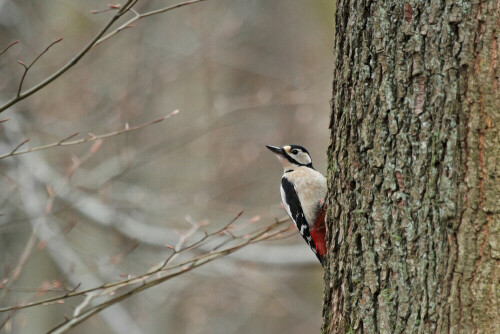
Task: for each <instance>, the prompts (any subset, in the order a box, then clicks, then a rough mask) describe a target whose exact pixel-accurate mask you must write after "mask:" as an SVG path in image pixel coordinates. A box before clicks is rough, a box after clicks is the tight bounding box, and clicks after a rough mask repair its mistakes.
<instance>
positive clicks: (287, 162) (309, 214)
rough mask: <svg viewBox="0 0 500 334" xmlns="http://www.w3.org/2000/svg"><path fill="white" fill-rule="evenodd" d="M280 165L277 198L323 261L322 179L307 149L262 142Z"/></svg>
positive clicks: (323, 186) (323, 183)
mask: <svg viewBox="0 0 500 334" xmlns="http://www.w3.org/2000/svg"><path fill="white" fill-rule="evenodd" d="M266 147H267V148H268V149H269V150H270V151H271V152H273V153H274V154H276V156H277V157H278V159H279V160H280V162H281V165H283V171H284V173H283V176H282V178H281V200H282V201H283V206H284V207H285V210H286V212H287V213H288V215H289V216H290V218H292V220H293V222H294V223H295V226H297V228H298V229H299V232H300V234H301V235H302V237H303V238H304V240H305V241H306V242H307V244H308V245H309V247H311V249H312V251H313V252H314V254H316V256H317V257H318V260H319V262H321V265H322V266H324V265H325V255H326V241H325V232H326V228H325V214H326V203H325V197H326V192H327V186H326V179H325V177H324V176H323V175H321V173H319V172H318V171H316V170H315V169H314V168H313V165H312V160H311V157H310V156H309V152H307V150H306V149H305V148H304V147H302V146H299V145H289V146H283V147H276V146H270V145H266Z"/></svg>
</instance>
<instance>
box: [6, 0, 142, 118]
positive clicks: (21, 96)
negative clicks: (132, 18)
mask: <svg viewBox="0 0 500 334" xmlns="http://www.w3.org/2000/svg"><path fill="white" fill-rule="evenodd" d="M132 3H135V0H127V2H126V3H125V6H124V7H123V8H127V9H128V8H129V5H130V4H132ZM123 8H122V10H120V11H118V13H116V14H115V15H114V16H113V17H112V18H111V19H110V20H109V21H108V23H106V25H105V26H104V27H103V28H102V29H101V30H100V31H99V32H98V33H97V35H96V36H95V37H94V38H93V39H92V40H91V41H90V42H89V43H88V44H87V45H86V46H85V47H84V48H83V50H81V51H80V52H79V53H78V54H77V55H76V56H75V57H73V59H71V60H70V61H69V62H68V63H66V65H64V66H63V67H61V68H60V69H59V70H57V71H56V72H54V73H53V74H52V75H51V76H49V77H47V78H46V79H45V80H43V81H42V82H40V83H39V84H37V85H35V86H33V87H32V88H30V89H28V90H27V91H25V92H24V93H19V94H17V95H16V96H15V97H14V98H12V99H11V100H10V101H8V102H7V103H5V104H4V105H3V106H1V107H0V113H1V112H3V111H5V110H6V109H7V108H9V107H10V106H12V105H14V104H16V103H17V102H19V101H21V100H22V99H25V98H26V97H28V96H30V95H32V94H33V93H36V92H37V91H39V90H40V89H42V88H43V87H45V86H47V85H48V84H50V83H51V82H52V81H54V80H56V79H57V78H59V77H60V76H61V75H62V74H63V73H65V72H66V71H67V70H69V69H70V68H71V67H73V66H74V65H75V64H76V63H78V61H80V59H82V58H83V56H85V55H86V54H87V52H89V50H90V49H91V48H92V47H93V46H94V45H95V43H96V42H97V41H98V40H99V39H100V38H101V37H102V36H103V35H104V34H105V33H106V31H108V29H109V28H110V27H111V26H112V25H113V23H115V22H116V20H118V19H119V18H120V17H121V16H122V15H123V14H125V12H126V11H123Z"/></svg>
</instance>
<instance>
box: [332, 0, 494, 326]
mask: <svg viewBox="0 0 500 334" xmlns="http://www.w3.org/2000/svg"><path fill="white" fill-rule="evenodd" d="M499 38H500V0H496V1H482V2H481V1H474V2H472V1H460V0H448V1H438V0H427V1H407V2H401V1H394V0H371V1H370V0H365V1H355V0H339V1H338V2H337V13H336V38H335V44H334V57H335V59H334V73H333V76H334V79H333V99H332V116H331V124H330V129H331V145H330V147H329V152H328V154H329V172H328V179H329V189H330V193H329V204H330V205H329V208H330V209H329V212H328V223H327V225H328V235H327V238H328V245H329V246H328V247H329V258H328V261H327V262H328V263H327V265H326V268H325V280H326V281H325V284H326V288H325V300H324V324H323V332H324V333H500V89H499V86H500V68H499V67H500V65H499V62H500V59H498V57H499V55H500V40H499Z"/></svg>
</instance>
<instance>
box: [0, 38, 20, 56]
mask: <svg viewBox="0 0 500 334" xmlns="http://www.w3.org/2000/svg"><path fill="white" fill-rule="evenodd" d="M17 43H19V41H14V42H12V43H10V44H9V45H8V46H7V47H6V48H5V49H4V50H3V51H2V52H0V56H1V55H3V54H4V53H5V52H7V50H9V49H10V48H11V47H13V46H14V45H16V44H17Z"/></svg>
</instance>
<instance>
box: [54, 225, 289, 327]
mask: <svg viewBox="0 0 500 334" xmlns="http://www.w3.org/2000/svg"><path fill="white" fill-rule="evenodd" d="M276 227H277V223H275V224H273V225H271V226H268V227H266V228H264V229H262V230H260V231H258V232H256V233H255V234H254V235H253V236H252V237H250V238H248V240H246V241H244V242H242V243H239V244H237V245H235V246H232V247H228V248H226V249H223V250H221V251H218V252H210V253H206V254H204V255H202V256H198V257H195V258H192V259H190V260H189V261H187V262H184V263H181V264H178V265H175V266H172V267H170V268H169V269H173V268H177V269H178V270H177V271H174V272H172V273H167V274H166V275H163V276H160V277H156V278H153V279H151V280H147V279H148V278H151V276H150V275H149V276H148V277H146V278H143V279H140V280H138V279H137V278H136V279H133V282H132V283H130V284H139V285H138V286H136V287H134V288H132V289H131V290H129V291H128V292H125V293H123V294H121V295H119V296H117V297H114V298H111V299H109V300H107V301H105V302H102V303H101V304H98V305H96V306H93V307H91V308H90V309H88V310H87V311H85V312H83V313H79V314H78V315H74V316H73V318H71V319H68V320H66V321H65V322H64V323H62V324H61V325H58V326H57V327H55V328H53V329H52V330H50V331H49V332H48V333H54V334H59V333H64V332H66V331H68V330H69V329H71V328H73V327H75V326H76V325H78V324H79V323H81V322H83V321H84V320H86V319H88V318H90V317H91V316H93V315H95V314H97V313H99V312H100V311H102V310H104V309H106V308H107V307H109V306H111V305H114V304H116V303H119V302H121V301H123V300H125V299H127V298H129V297H130V296H133V295H135V294H137V293H139V292H141V291H144V290H146V289H149V288H151V287H153V286H156V285H158V284H161V283H163V282H165V281H167V280H170V279H172V278H175V277H177V276H180V275H182V274H185V273H186V272H189V271H191V270H193V269H196V268H199V267H201V266H202V265H204V264H207V263H210V262H212V261H214V260H216V259H218V258H220V257H223V256H226V255H229V254H231V253H233V252H236V251H238V250H239V249H241V248H243V247H246V246H248V245H250V244H253V243H257V242H261V241H265V240H272V239H275V238H276V236H277V235H280V234H282V233H283V232H285V231H287V230H288V229H289V227H287V228H282V229H279V230H277V231H273V232H271V231H272V230H273V229H275V228H276ZM165 270H168V269H165ZM165 270H161V271H165ZM115 290H116V289H113V292H115ZM79 311H81V309H79Z"/></svg>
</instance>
